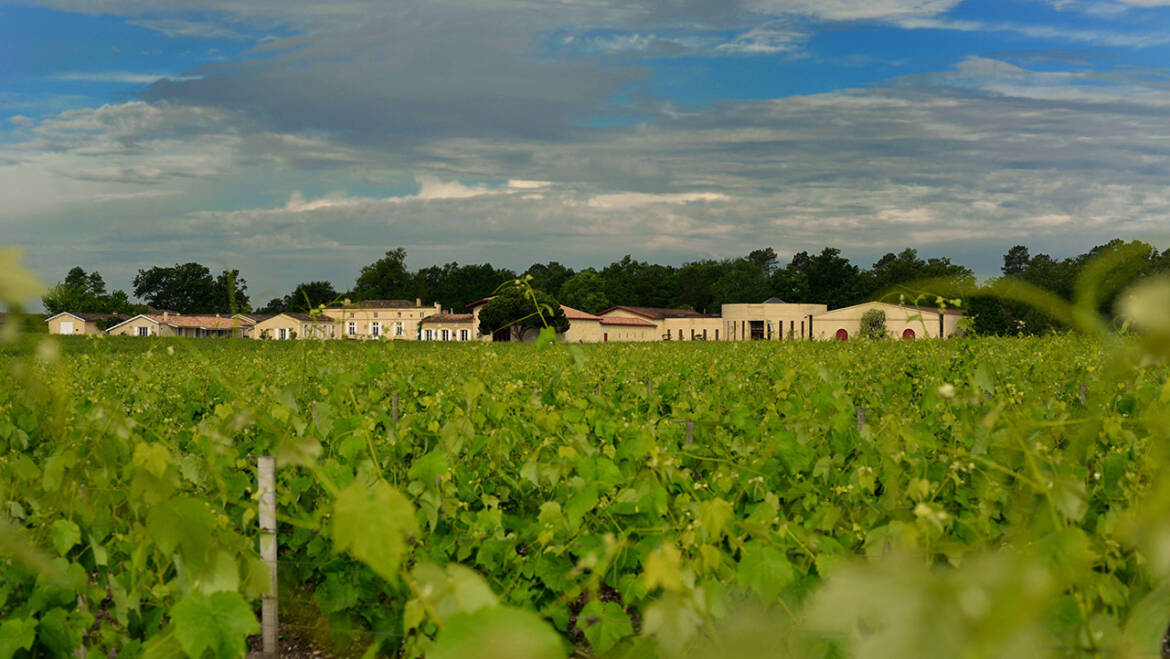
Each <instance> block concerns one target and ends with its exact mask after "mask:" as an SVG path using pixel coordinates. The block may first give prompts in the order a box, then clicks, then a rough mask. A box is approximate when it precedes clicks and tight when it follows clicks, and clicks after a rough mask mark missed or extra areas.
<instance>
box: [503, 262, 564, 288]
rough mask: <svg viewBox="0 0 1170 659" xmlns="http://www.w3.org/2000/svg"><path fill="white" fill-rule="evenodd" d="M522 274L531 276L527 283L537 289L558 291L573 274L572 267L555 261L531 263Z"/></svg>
mask: <svg viewBox="0 0 1170 659" xmlns="http://www.w3.org/2000/svg"><path fill="white" fill-rule="evenodd" d="M523 276H528V277H531V279H530V280H529V283H530V284H532V287H533V288H535V289H537V290H541V291H559V290H561V286H564V284H565V282H566V281H568V280H569V278H570V277H572V276H573V269H572V268H569V267H566V266H563V265H561V264H560V263H557V262H556V261H549V262H548V263H533V264H532V265H531V266H529V267H528V269H527V270H525V271H524V275H523ZM492 290H495V289H492Z"/></svg>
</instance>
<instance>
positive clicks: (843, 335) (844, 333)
mask: <svg viewBox="0 0 1170 659" xmlns="http://www.w3.org/2000/svg"><path fill="white" fill-rule="evenodd" d="M837 340H838V341H848V340H849V330H847V329H845V328H844V327H842V328H841V329H839V330H837Z"/></svg>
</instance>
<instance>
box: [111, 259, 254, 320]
mask: <svg viewBox="0 0 1170 659" xmlns="http://www.w3.org/2000/svg"><path fill="white" fill-rule="evenodd" d="M247 287H248V285H247V283H246V282H245V281H244V280H243V279H242V278H241V277H240V276H239V271H238V270H224V271H223V272H222V273H220V275H219V276H218V277H212V276H211V271H210V270H208V269H207V266H204V265H201V264H199V263H183V264H175V265H174V266H171V267H166V266H155V267H152V268H147V269H143V270H139V271H138V275H137V276H135V277H134V295H135V297H138V298H141V299H144V300H146V301H147V303H148V304H150V306H152V307H154V308H156V309H165V310H167V311H176V312H178V313H235V312H237V311H247V310H248V295H247Z"/></svg>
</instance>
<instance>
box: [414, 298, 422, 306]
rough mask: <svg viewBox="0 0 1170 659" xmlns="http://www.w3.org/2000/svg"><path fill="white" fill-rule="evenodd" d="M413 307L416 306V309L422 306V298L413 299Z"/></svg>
mask: <svg viewBox="0 0 1170 659" xmlns="http://www.w3.org/2000/svg"><path fill="white" fill-rule="evenodd" d="M414 306H416V307H421V306H422V298H421V297H416V298H414Z"/></svg>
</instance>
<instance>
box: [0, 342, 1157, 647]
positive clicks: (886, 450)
mask: <svg viewBox="0 0 1170 659" xmlns="http://www.w3.org/2000/svg"><path fill="white" fill-rule="evenodd" d="M1167 373H1168V369H1167V368H1166V367H1165V366H1164V365H1159V362H1157V360H1154V359H1151V358H1149V357H1148V355H1147V356H1144V357H1143V355H1142V353H1141V352H1140V350H1139V349H1138V347H1137V346H1136V344H1132V343H1127V342H1125V341H1122V340H1117V341H1115V342H1112V343H1110V342H1107V341H1101V340H1096V339H1088V338H1079V337H1076V336H1071V335H1070V336H1053V337H1048V338H1034V339H1028V338H1012V339H987V338H984V339H954V340H949V341H931V342H927V341H921V342H888V341H887V342H851V343H848V344H839V343H810V342H757V343H731V344H729V343H710V344H704V343H693V344H692V343H674V344H669V343H666V344H630V345H599V346H552V347H547V348H544V349H538V348H537V347H535V346H533V345H498V344H466V345H463V344H456V345H428V344H418V343H410V344H408V343H396V344H380V343H349V342H313V341H297V342H291V341H290V342H245V341H238V340H222V341H213V340H203V341H198V340H194V341H192V340H181V339H140V338H126V339H118V338H106V337H97V338H90V339H81V338H79V339H74V338H62V339H56V338H42V339H35V340H34V339H32V338H31V337H26V342H25V343H10V344H8V346H7V347H4V346H0V374H2V375H3V377H4V378H5V384H4V386H3V387H0V446H2V447H3V451H2V453H0V505H2V506H3V511H4V517H3V520H2V523H3V524H4V526H2V527H0V555H3V556H6V557H7V558H8V560H5V561H4V562H3V564H2V565H0V620H2V622H0V659H5V658H7V657H12V656H18V657H22V656H42V655H49V656H54V655H55V656H65V655H74V653H75V651H76V650H78V649H79V648H85V649H86V650H87V651H88V652H89V653H91V654H93V655H95V656H96V655H98V654H100V655H101V656H111V657H113V656H118V657H136V656H147V657H179V656H191V657H202V656H215V657H220V656H240V655H243V654H244V653H245V652H246V651H247V644H246V643H247V639H248V638H249V637H250V636H253V635H256V634H258V633H259V631H260V626H259V618H258V613H257V612H258V610H259V601H260V596H261V594H262V593H263V592H265V590H266V589H267V588H268V586H269V583H268V569H267V567H266V566H265V564H264V563H263V562H262V561H261V559H260V555H259V554H258V551H257V538H258V533H259V529H258V523H257V486H256V477H257V474H256V456H260V455H275V456H276V459H277V471H276V483H277V484H276V508H277V520H278V538H279V557H278V565H279V596H280V611H281V634H283V635H286V636H295V637H298V638H304V639H311V640H312V642H313V643H315V644H317V645H318V646H319V647H324V648H327V649H329V650H330V651H331V652H333V653H335V654H337V655H339V656H360V655H362V654H363V653H364V654H367V655H368V656H403V657H416V656H424V655H425V656H428V657H436V658H441V657H472V656H482V657H567V656H570V655H576V656H611V657H682V656H687V657H728V656H741V657H786V656H799V657H806V656H807V657H841V656H864V657H895V656H896V657H936V656H962V657H984V656H997V657H998V656H1019V657H1041V656H1091V655H1109V656H1135V657H1137V656H1144V657H1153V656H1159V654H1160V652H1161V648H1162V643H1163V637H1164V634H1165V632H1166V628H1167V623H1168V622H1170V474H1168V473H1167V469H1166V467H1167V464H1168V462H1167V457H1168V456H1167V448H1168V447H1170V383H1168V381H1167Z"/></svg>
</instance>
